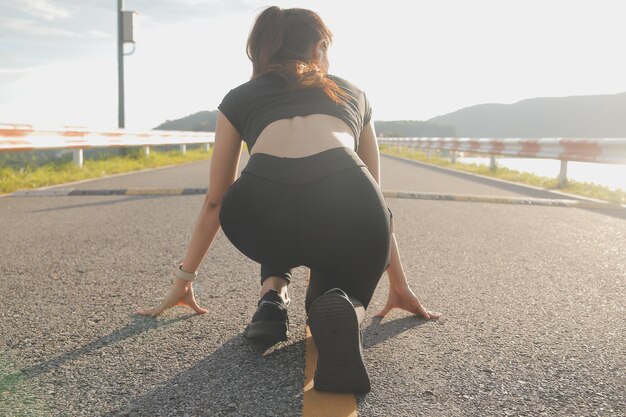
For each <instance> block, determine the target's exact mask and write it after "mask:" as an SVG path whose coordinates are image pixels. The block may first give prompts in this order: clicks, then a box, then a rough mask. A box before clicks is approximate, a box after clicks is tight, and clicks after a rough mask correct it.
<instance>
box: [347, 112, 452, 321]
mask: <svg viewBox="0 0 626 417" xmlns="http://www.w3.org/2000/svg"><path fill="white" fill-rule="evenodd" d="M357 155H358V156H359V157H360V158H361V160H362V161H363V162H364V163H365V165H366V166H367V168H368V170H369V171H370V174H372V177H374V180H376V183H377V184H378V186H379V187H380V152H379V150H378V141H377V139H376V130H375V128H374V124H373V122H370V123H368V124H367V125H366V126H365V127H364V128H363V131H362V132H361V136H359V148H358V151H357ZM387 276H388V277H389V296H388V298H387V304H386V305H385V308H384V309H383V310H382V311H381V312H380V313H378V314H377V315H376V316H377V317H384V316H385V315H386V314H387V313H388V312H389V311H391V310H392V309H394V308H402V309H404V310H407V311H409V312H411V313H413V314H416V315H418V316H421V317H423V318H425V319H427V320H428V319H437V318H439V316H440V314H439V313H435V312H429V311H428V310H426V309H425V308H424V307H423V306H422V304H421V303H420V301H419V299H418V298H417V297H416V296H415V294H414V293H413V291H412V290H411V288H410V287H409V283H408V282H407V279H406V275H405V274H404V268H402V262H401V260H400V251H399V250H398V244H397V242H396V236H395V230H394V225H393V220H392V224H391V263H390V265H389V268H388V269H387Z"/></svg>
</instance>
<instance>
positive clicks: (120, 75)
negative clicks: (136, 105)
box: [117, 0, 126, 129]
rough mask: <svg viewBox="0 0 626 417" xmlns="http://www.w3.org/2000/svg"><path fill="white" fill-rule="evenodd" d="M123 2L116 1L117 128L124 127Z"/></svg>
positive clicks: (120, 0) (122, 0)
mask: <svg viewBox="0 0 626 417" xmlns="http://www.w3.org/2000/svg"><path fill="white" fill-rule="evenodd" d="M123 9H124V0H117V103H118V110H117V127H119V128H120V129H123V128H124V127H126V119H125V115H124V25H123V22H122V10H123Z"/></svg>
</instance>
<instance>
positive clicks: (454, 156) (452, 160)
mask: <svg viewBox="0 0 626 417" xmlns="http://www.w3.org/2000/svg"><path fill="white" fill-rule="evenodd" d="M450 162H452V163H453V164H456V151H450Z"/></svg>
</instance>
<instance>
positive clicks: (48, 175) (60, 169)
mask: <svg viewBox="0 0 626 417" xmlns="http://www.w3.org/2000/svg"><path fill="white" fill-rule="evenodd" d="M210 157H211V153H210V152H208V153H207V152H206V150H204V149H187V153H186V154H185V155H183V154H182V153H180V152H179V151H178V150H173V151H167V152H159V151H155V150H154V149H151V151H150V156H145V155H143V153H142V152H141V151H140V150H133V151H130V152H129V153H128V154H127V155H124V156H113V157H109V158H105V159H85V162H84V166H83V167H82V168H79V167H77V166H75V165H74V164H73V163H72V162H71V161H69V162H68V161H65V162H50V163H47V164H45V165H42V166H28V165H27V166H26V167H24V168H19V169H18V168H14V167H10V166H4V167H0V194H4V193H11V192H13V191H16V190H20V189H29V188H39V187H45V186H49V185H56V184H63V183H66V182H72V181H78V180H84V179H89V178H97V177H102V176H105V175H111V174H120V173H124V172H132V171H138V170H142V169H146V168H156V167H162V166H167V165H176V164H182V163H186V162H193V161H199V160H204V159H209V158H210Z"/></svg>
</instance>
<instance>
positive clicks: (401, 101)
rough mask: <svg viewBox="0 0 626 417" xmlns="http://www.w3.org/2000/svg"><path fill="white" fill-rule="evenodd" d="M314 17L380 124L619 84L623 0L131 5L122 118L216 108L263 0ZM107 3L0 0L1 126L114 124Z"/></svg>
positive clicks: (243, 71)
mask: <svg viewBox="0 0 626 417" xmlns="http://www.w3.org/2000/svg"><path fill="white" fill-rule="evenodd" d="M272 4H275V5H278V6H281V7H304V8H310V9H312V10H315V11H316V12H318V13H319V14H320V15H321V17H322V18H323V19H324V20H325V22H326V23H327V24H328V26H329V27H330V28H331V30H332V31H333V33H334V35H335V42H334V44H333V46H332V47H331V49H330V60H331V71H330V72H331V73H333V74H336V75H339V76H342V77H344V78H347V79H349V80H351V81H353V82H354V83H356V84H357V85H359V86H360V87H361V88H362V89H363V90H365V91H366V92H367V94H368V97H369V98H370V100H371V102H372V105H373V108H374V118H375V120H398V119H416V120H426V119H429V118H431V117H434V116H437V115H441V114H444V113H448V112H451V111H454V110H458V109H459V108H462V107H467V106H471V105H474V104H480V103H488V102H498V103H513V102H516V101H519V100H521V99H524V98H530V97H545V96H568V95H586V94H613V93H619V92H624V91H626V77H625V76H624V74H626V55H625V54H624V51H626V25H625V24H624V16H625V15H626V13H625V12H626V3H625V2H624V1H623V0H584V1H583V0H471V1H469V0H437V1H434V0H406V1H401V0H385V1H368V0H360V1H359V0H333V1H329V0H315V1H308V0H303V1H297V2H296V1H291V0H285V1H274V2H272V3H266V2H262V1H257V0H126V2H125V9H126V10H135V11H137V12H138V13H139V16H138V22H137V23H138V27H137V28H136V40H137V45H136V51H135V53H134V54H133V55H131V56H128V57H126V59H125V63H126V122H127V127H130V128H138V129H148V128H152V127H155V126H156V125H158V124H159V123H161V122H163V121H165V120H166V119H174V118H178V117H182V116H186V115H188V114H191V113H195V112H197V111H200V110H213V109H216V107H217V105H218V104H219V102H220V101H221V99H222V97H223V96H224V94H226V92H227V91H228V90H229V89H231V88H233V87H235V86H237V85H239V84H241V83H243V82H245V81H247V80H248V79H249V76H250V72H251V65H250V63H249V61H248V59H247V57H246V55H245V42H246V38H247V35H248V31H249V29H250V27H251V25H252V23H253V19H254V17H255V15H256V14H257V13H258V12H259V11H260V10H262V9H263V8H264V7H265V6H269V5H272ZM116 5H117V1H116V0H0V122H16V123H20V122H21V123H34V124H52V125H59V124H71V125H86V126H98V127H109V128H110V127H115V126H116V124H117V62H116V46H115V45H116V17H115V10H116Z"/></svg>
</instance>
